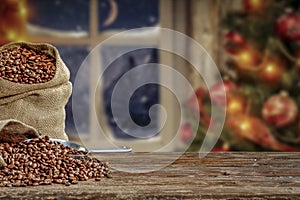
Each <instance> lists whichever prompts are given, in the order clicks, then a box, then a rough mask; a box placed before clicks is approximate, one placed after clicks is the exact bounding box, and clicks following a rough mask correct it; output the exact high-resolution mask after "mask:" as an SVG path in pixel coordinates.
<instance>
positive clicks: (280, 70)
mask: <svg viewBox="0 0 300 200" xmlns="http://www.w3.org/2000/svg"><path fill="white" fill-rule="evenodd" d="M299 12H300V1H298V0H269V1H260V0H244V1H243V9H241V10H239V11H230V12H228V13H227V15H226V16H225V18H224V21H223V23H222V26H223V29H224V30H226V33H225V34H224V49H225V52H226V54H227V55H228V58H227V62H226V67H224V68H222V69H220V70H221V73H222V76H223V81H221V82H219V83H217V84H216V85H215V86H213V87H212V88H209V89H208V90H207V89H204V88H199V89H198V90H197V91H196V96H197V99H189V100H188V101H187V104H186V106H187V108H188V109H187V112H186V115H187V116H188V119H191V118H193V117H195V112H196V110H195V109H193V103H194V102H195V101H196V102H197V103H198V105H199V107H200V113H199V112H198V113H196V115H197V114H200V119H199V127H198V129H197V135H196V137H195V138H194V140H193V142H192V145H191V146H190V148H189V150H190V151H196V150H199V148H200V146H201V144H202V141H203V138H204V137H205V134H206V130H207V127H208V125H209V124H210V121H211V120H210V107H211V104H215V105H217V106H218V105H219V106H222V102H221V101H220V95H221V92H220V90H221V89H222V87H221V86H222V84H224V87H225V91H226V100H227V102H226V110H227V111H226V121H225V125H224V129H223V131H222V133H221V137H220V139H219V141H218V143H217V145H216V146H215V147H216V148H215V149H218V150H223V151H226V150H230V151H235V150H237V151H299V150H300V117H299V108H300V107H299V106H300V76H299V75H300V73H299V72H300V14H299ZM209 94H210V95H211V98H210V95H209ZM223 104H224V103H223ZM191 121H192V120H191ZM193 127H194V125H193V124H192V123H190V122H189V121H187V122H186V124H185V125H184V126H183V127H182V132H181V139H182V141H184V142H188V140H189V139H191V138H192V137H188V136H190V135H191V134H190V133H191V132H192V131H193Z"/></svg>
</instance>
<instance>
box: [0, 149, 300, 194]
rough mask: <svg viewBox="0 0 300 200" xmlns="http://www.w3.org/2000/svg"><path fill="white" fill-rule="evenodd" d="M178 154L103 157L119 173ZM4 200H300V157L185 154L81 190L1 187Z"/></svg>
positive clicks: (85, 185)
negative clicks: (165, 164)
mask: <svg viewBox="0 0 300 200" xmlns="http://www.w3.org/2000/svg"><path fill="white" fill-rule="evenodd" d="M174 155H179V154H176V153H130V154H102V155H97V157H99V158H100V159H102V160H105V161H109V162H110V165H111V166H112V167H115V168H118V169H121V168H123V169H132V170H133V171H134V168H139V169H142V170H148V171H150V170H152V169H153V168H154V167H159V166H161V163H163V162H165V163H168V162H169V161H172V159H171V158H172V157H174ZM0 190H1V193H0V199H20V198H22V199H61V200H62V199H200V198H201V199H297V198H300V153H210V154H209V155H208V156H207V157H205V158H202V159H200V158H199V157H198V154H197V153H185V154H184V155H183V156H181V157H180V158H179V159H177V160H176V161H175V162H174V163H172V164H170V165H168V166H166V167H164V168H162V169H160V170H158V171H153V172H147V173H128V172H122V171H117V170H116V169H114V170H113V177H112V178H110V179H103V180H102V181H100V182H95V181H94V180H90V181H87V182H80V183H79V184H77V185H71V186H68V187H67V186H63V185H56V184H54V185H51V186H36V187H26V188H14V187H13V188H0Z"/></svg>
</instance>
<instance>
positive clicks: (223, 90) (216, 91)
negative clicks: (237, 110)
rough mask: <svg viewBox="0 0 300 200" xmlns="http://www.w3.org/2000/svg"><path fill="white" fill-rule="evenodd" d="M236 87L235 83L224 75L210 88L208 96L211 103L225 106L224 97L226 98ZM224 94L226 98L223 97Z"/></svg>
mask: <svg viewBox="0 0 300 200" xmlns="http://www.w3.org/2000/svg"><path fill="white" fill-rule="evenodd" d="M237 88H238V87H237V85H236V84H235V83H234V82H232V81H231V80H229V78H228V77H224V80H223V81H219V82H217V83H216V84H215V85H214V86H213V87H212V88H211V89H210V91H209V92H210V96H211V101H212V103H214V104H216V105H220V106H225V104H226V103H225V101H224V100H225V99H226V101H227V100H228V96H229V94H230V93H231V92H232V91H234V90H236V89H237ZM224 95H226V98H225V97H224Z"/></svg>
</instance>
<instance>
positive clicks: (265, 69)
mask: <svg viewBox="0 0 300 200" xmlns="http://www.w3.org/2000/svg"><path fill="white" fill-rule="evenodd" d="M282 73H283V63H282V62H280V61H278V60H273V59H272V58H270V59H268V60H266V61H265V62H264V63H263V64H262V69H261V79H262V80H263V81H265V82H269V83H276V82H278V81H279V80H280V78H281V76H282Z"/></svg>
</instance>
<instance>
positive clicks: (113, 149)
mask: <svg viewBox="0 0 300 200" xmlns="http://www.w3.org/2000/svg"><path fill="white" fill-rule="evenodd" d="M131 151H132V148H131V147H127V146H123V147H111V148H103V149H90V150H89V153H126V152H131Z"/></svg>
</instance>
